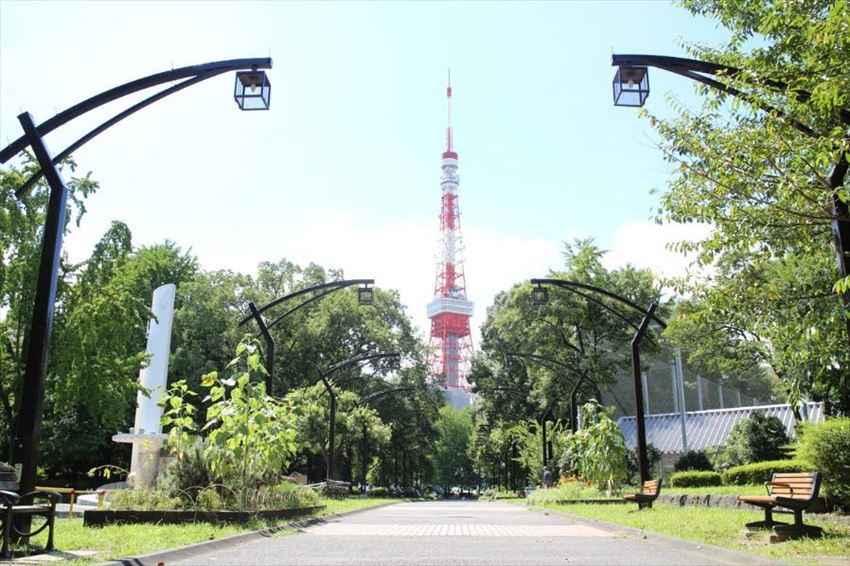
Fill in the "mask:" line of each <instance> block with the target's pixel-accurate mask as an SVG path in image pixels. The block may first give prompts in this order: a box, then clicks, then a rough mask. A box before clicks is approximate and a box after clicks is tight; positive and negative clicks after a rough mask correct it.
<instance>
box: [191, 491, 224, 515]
mask: <svg viewBox="0 0 850 566" xmlns="http://www.w3.org/2000/svg"><path fill="white" fill-rule="evenodd" d="M195 507H196V508H198V509H209V510H219V509H225V508H227V503H225V501H224V498H223V497H222V496H221V495H220V494H219V493H218V491H217V490H216V488H215V487H213V486H210V487H206V488H204V489H202V490H200V491H198V494H197V495H196V496H195Z"/></svg>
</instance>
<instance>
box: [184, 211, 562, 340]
mask: <svg viewBox="0 0 850 566" xmlns="http://www.w3.org/2000/svg"><path fill="white" fill-rule="evenodd" d="M463 235H464V241H465V244H466V253H465V257H466V263H465V272H466V280H467V293H468V297H469V299H470V300H471V301H473V302H474V303H475V315H474V317H473V319H472V323H473V327H478V326H479V325H480V324H481V323H482V322H483V321H484V319H485V316H486V309H487V307H488V306H490V304H492V301H493V297H494V296H495V294H496V293H498V292H499V291H502V290H505V289H508V288H510V287H511V286H512V285H513V284H514V283H517V282H520V281H523V280H526V279H529V278H531V277H540V276H545V275H546V273H547V272H548V270H549V269H551V268H556V267H559V266H560V265H561V263H562V258H561V255H560V247H559V244H556V243H553V242H549V241H545V240H535V239H523V238H515V237H509V236H500V235H496V234H492V233H489V232H484V231H481V230H477V229H475V228H474V227H465V228H464V233H463ZM254 236H255V237H254V238H253V239H252V242H253V243H252V245H250V246H248V247H246V246H244V245H242V244H240V243H238V242H233V243H228V242H217V243H216V246H215V247H214V248H212V247H208V246H206V245H204V244H201V245H196V246H195V247H194V250H193V251H194V252H195V253H197V254H198V258H199V260H200V262H201V264H202V265H203V266H204V267H205V268H207V269H217V268H227V269H233V270H237V271H242V272H245V273H254V271H255V269H256V265H257V263H258V262H259V261H261V260H264V259H265V260H273V259H275V258H281V257H286V258H287V259H290V260H292V261H295V262H296V263H299V264H301V265H306V264H308V263H309V262H314V263H317V264H319V265H322V266H324V267H335V268H342V269H343V270H344V271H345V275H346V277H349V278H374V279H375V283H376V285H377V286H379V287H384V288H391V289H397V290H398V291H399V293H400V295H401V300H402V302H403V303H404V304H405V305H406V306H407V308H408V310H407V312H408V314H409V315H410V316H411V317H412V318H413V320H414V323H415V324H416V325H417V326H418V327H419V329H420V330H421V333H422V335H423V337H427V334H428V330H429V328H430V325H429V321H428V319H427V317H426V316H425V305H426V303H428V302H429V301H430V300H431V299H432V298H433V295H434V283H435V278H436V265H437V263H436V262H437V252H438V248H439V239H438V237H439V232H438V226H437V225H436V223H433V224H432V223H428V224H427V225H426V224H424V223H423V224H415V223H405V224H401V223H399V224H389V225H387V224H383V225H380V226H363V225H358V224H356V223H355V219H353V218H352V217H351V215H349V214H348V213H346V212H340V211H333V212H325V213H324V214H322V215H321V216H320V217H318V218H316V219H315V220H314V221H312V222H310V223H309V224H308V225H307V226H306V228H305V229H304V230H303V231H302V232H301V233H300V234H299V237H298V238H297V239H288V240H285V241H282V242H281V241H280V240H279V236H278V238H272V237H271V235H270V234H269V235H267V236H268V237H256V236H257V235H256V234H254ZM474 334H475V342H476V343H477V342H478V337H477V334H478V332H477V331H475V332H474Z"/></svg>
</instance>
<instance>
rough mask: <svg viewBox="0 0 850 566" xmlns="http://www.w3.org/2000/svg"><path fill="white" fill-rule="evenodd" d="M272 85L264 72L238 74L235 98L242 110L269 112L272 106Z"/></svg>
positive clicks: (242, 72)
mask: <svg viewBox="0 0 850 566" xmlns="http://www.w3.org/2000/svg"><path fill="white" fill-rule="evenodd" d="M271 96H272V85H271V83H270V82H269V78H268V76H266V73H265V72H264V71H256V70H255V71H240V72H238V73H236V86H235V88H234V91H233V98H234V99H236V104H238V105H239V108H240V109H241V110H268V109H269V105H270V104H271Z"/></svg>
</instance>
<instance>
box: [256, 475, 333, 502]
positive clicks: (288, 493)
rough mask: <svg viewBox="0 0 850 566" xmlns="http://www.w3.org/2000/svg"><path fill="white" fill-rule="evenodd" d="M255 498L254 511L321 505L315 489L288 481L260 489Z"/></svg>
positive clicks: (257, 490)
mask: <svg viewBox="0 0 850 566" xmlns="http://www.w3.org/2000/svg"><path fill="white" fill-rule="evenodd" d="M253 497H254V503H253V508H254V509H294V508H296V507H312V506H314V505H318V504H319V495H318V494H317V493H316V492H315V491H314V490H313V489H311V488H309V487H303V486H300V485H297V484H294V483H292V482H288V481H283V482H280V483H278V484H275V485H271V486H262V487H259V488H257V489H256V490H255V491H254V493H253Z"/></svg>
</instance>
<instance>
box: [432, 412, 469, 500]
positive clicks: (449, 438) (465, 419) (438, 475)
mask: <svg viewBox="0 0 850 566" xmlns="http://www.w3.org/2000/svg"><path fill="white" fill-rule="evenodd" d="M436 428H437V441H436V443H435V445H434V455H433V458H434V474H435V481H436V482H437V483H438V484H439V485H442V486H444V487H445V488H451V487H452V486H459V487H469V486H472V485H474V484H476V483H477V481H478V477H477V474H476V473H475V464H474V462H473V460H472V456H471V453H470V444H471V442H472V432H473V422H472V411H471V409H469V408H468V407H464V408H463V409H460V410H457V409H454V408H452V407H451V406H449V405H446V406H444V407H443V408H442V409H440V416H439V418H438V419H437V427H436Z"/></svg>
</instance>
